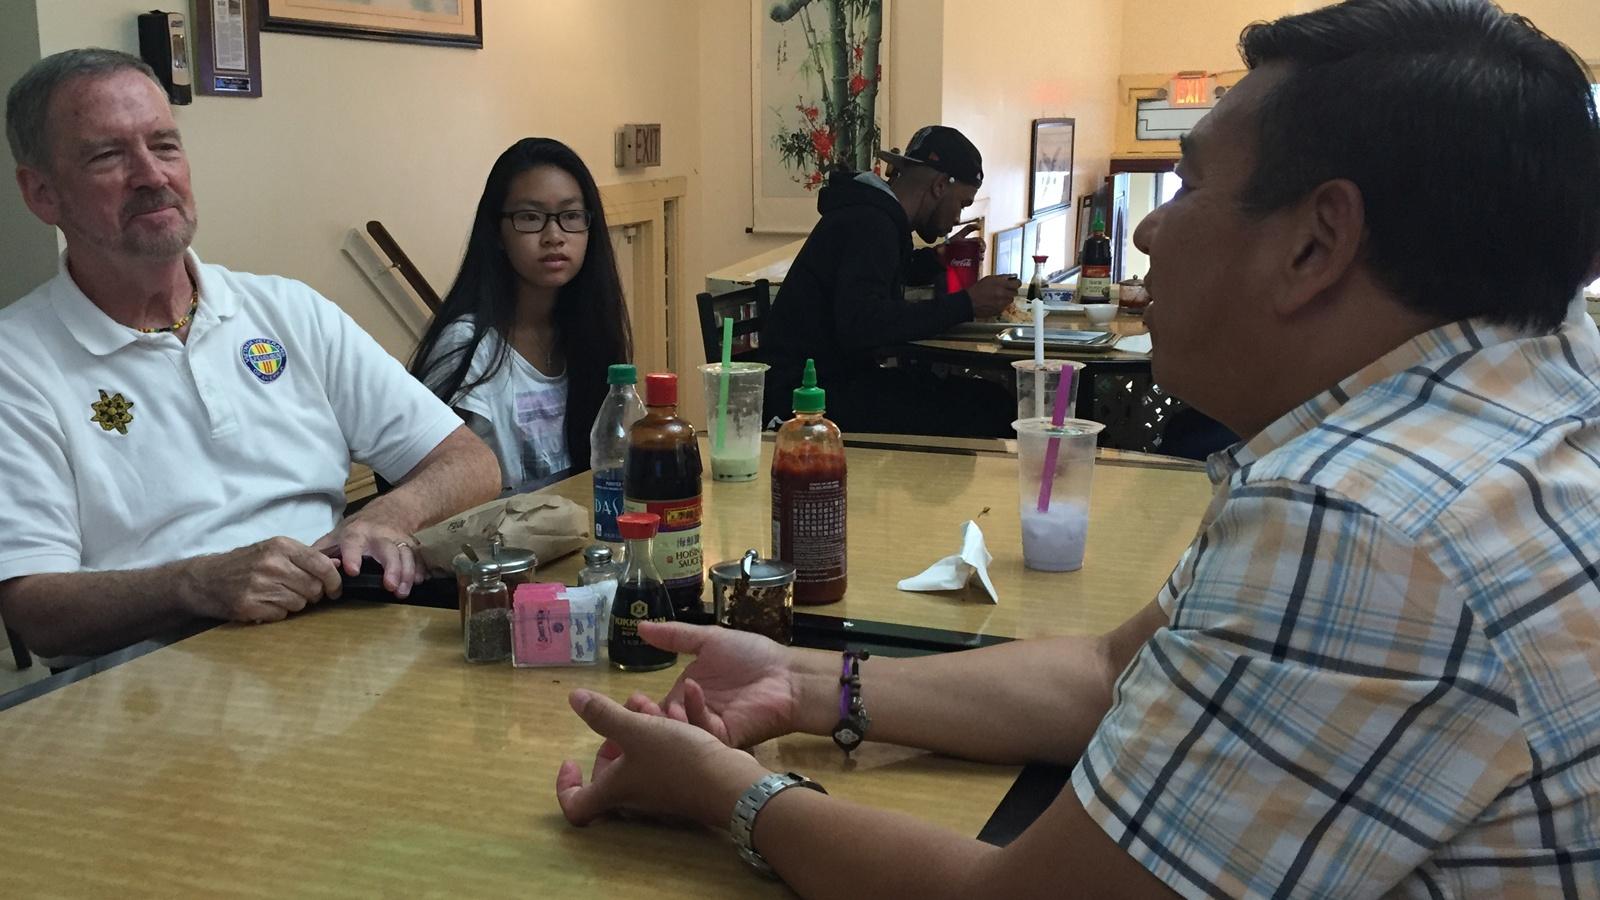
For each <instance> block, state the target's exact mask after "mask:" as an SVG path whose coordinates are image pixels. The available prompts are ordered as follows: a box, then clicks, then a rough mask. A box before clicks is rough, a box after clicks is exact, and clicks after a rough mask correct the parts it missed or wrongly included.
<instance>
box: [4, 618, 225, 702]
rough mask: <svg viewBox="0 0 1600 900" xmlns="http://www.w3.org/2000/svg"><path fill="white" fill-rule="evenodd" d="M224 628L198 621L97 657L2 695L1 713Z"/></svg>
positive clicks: (214, 622)
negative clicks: (179, 643)
mask: <svg viewBox="0 0 1600 900" xmlns="http://www.w3.org/2000/svg"><path fill="white" fill-rule="evenodd" d="M220 624H221V623H220V622H216V621H211V620H199V621H195V622H192V623H190V624H188V625H186V626H184V627H183V628H181V629H179V630H177V631H174V632H172V633H170V634H166V635H162V636H161V637H155V638H150V639H149V640H144V641H140V642H138V643H137V644H129V645H128V646H126V647H123V648H122V649H121V650H114V651H112V652H110V653H107V654H105V655H103V656H96V657H95V658H93V659H91V660H88V661H87V662H83V663H80V664H78V665H76V666H73V667H72V668H70V669H62V670H61V671H60V672H57V673H55V674H54V675H50V676H48V677H45V678H41V679H39V680H38V681H35V682H33V683H31V684H25V685H23V686H22V687H19V688H17V689H15V690H12V691H7V692H5V693H4V694H0V712H5V711H6V710H8V709H10V708H12V707H14V706H19V705H21V704H23V703H26V702H28V701H29V700H33V699H35V698H38V697H43V696H44V695H45V694H49V693H52V692H54V691H59V690H61V689H62V688H64V687H66V686H67V685H70V684H77V683H78V682H80V681H82V680H84V679H85V678H89V677H92V676H94V675H98V674H100V673H101V672H104V671H106V670H108V669H114V668H116V667H117V666H120V665H122V664H123V663H125V662H131V661H133V660H135V659H138V658H139V657H141V656H144V655H146V654H149V653H154V652H155V651H157V650H160V649H161V648H163V647H170V646H172V645H173V644H176V643H177V642H179V641H181V640H185V639H187V638H191V637H194V636H195V635H197V634H200V633H201V632H204V631H210V630H211V629H213V628H215V627H217V626H218V625H220Z"/></svg>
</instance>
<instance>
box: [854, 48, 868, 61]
mask: <svg viewBox="0 0 1600 900" xmlns="http://www.w3.org/2000/svg"><path fill="white" fill-rule="evenodd" d="M866 52H867V48H865V47H863V46H861V45H860V44H857V45H856V46H855V54H856V62H861V56H862V54H864V53H866Z"/></svg>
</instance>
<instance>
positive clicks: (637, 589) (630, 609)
mask: <svg viewBox="0 0 1600 900" xmlns="http://www.w3.org/2000/svg"><path fill="white" fill-rule="evenodd" d="M660 521H661V520H660V519H659V518H657V517H656V516H655V515H654V514H653V513H623V514H622V515H620V516H617V529H618V530H619V531H621V532H622V538H623V540H625V541H627V542H628V551H627V554H628V562H627V565H625V566H624V567H623V569H622V577H621V578H620V579H618V580H617V593H616V595H615V596H614V597H613V598H612V600H611V633H610V637H609V638H608V639H607V643H608V644H609V645H610V654H611V664H612V665H613V666H616V667H617V668H619V669H622V670H623V671H625V672H653V671H655V670H656V669H665V668H666V667H668V666H670V665H672V664H673V663H675V662H677V661H678V654H676V653H673V652H671V651H668V650H661V649H658V648H656V647H652V646H650V645H649V644H647V643H645V642H644V639H643V638H641V637H639V623H640V622H671V621H672V620H673V615H672V598H671V597H669V596H668V595H667V587H666V585H664V584H662V583H661V576H660V575H659V574H658V573H657V572H656V565H655V560H654V559H652V556H653V554H652V553H651V552H650V542H651V540H652V539H653V538H654V537H655V535H656V527H657V525H658V524H659V523H660Z"/></svg>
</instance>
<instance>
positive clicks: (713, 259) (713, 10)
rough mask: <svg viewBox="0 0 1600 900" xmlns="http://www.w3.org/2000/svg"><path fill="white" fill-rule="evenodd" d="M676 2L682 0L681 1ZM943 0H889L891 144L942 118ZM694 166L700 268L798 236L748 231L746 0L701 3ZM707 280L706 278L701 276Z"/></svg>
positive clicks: (723, 263) (716, 265)
mask: <svg viewBox="0 0 1600 900" xmlns="http://www.w3.org/2000/svg"><path fill="white" fill-rule="evenodd" d="M680 2H681V0H680ZM945 3H946V0H893V2H891V3H890V5H889V21H888V27H887V31H888V40H887V43H888V45H889V51H888V54H889V64H888V71H887V75H886V78H885V81H886V83H887V84H888V86H889V91H890V94H891V97H890V102H889V110H888V112H889V120H888V123H887V126H886V127H887V129H888V133H887V134H885V135H884V139H885V141H886V143H888V144H889V145H891V146H903V145H904V144H905V142H906V139H907V138H909V137H910V136H911V133H912V132H913V131H915V130H916V129H917V128H918V127H920V126H922V125H926V124H929V123H932V122H938V121H939V120H940V108H941V100H942V97H941V92H940V88H941V85H942V83H943V75H942V68H943V57H942V53H943V41H944V8H945ZM698 6H699V11H700V109H701V110H702V115H701V120H700V147H701V160H700V169H699V171H700V172H701V173H702V174H703V175H704V181H703V182H702V183H703V184H705V185H706V187H707V190H706V191H705V192H704V193H703V195H702V196H701V197H700V198H699V200H700V202H701V209H702V211H703V219H702V220H701V221H700V222H699V228H700V234H701V235H702V238H703V241H702V243H703V247H704V253H703V254H702V255H703V259H704V262H705V268H704V270H703V271H701V272H700V274H701V275H703V274H704V272H708V271H712V270H714V269H719V268H722V267H723V266H726V265H729V264H731V263H734V262H738V261H739V260H742V259H748V258H749V257H752V256H755V255H757V254H760V253H764V252H766V251H768V250H773V249H776V248H778V247H781V246H783V245H784V244H788V243H791V242H792V241H794V239H795V238H796V237H797V235H794V234H787V233H784V234H747V233H745V229H746V228H747V227H749V225H750V222H751V212H750V207H751V197H750V193H751V172H750V169H751V165H752V162H751V155H750V129H751V127H752V124H751V118H750V52H751V50H750V31H751V28H750V16H751V15H752V6H753V5H752V4H751V2H750V0H699V3H698ZM699 283H700V284H702V285H703V284H704V280H703V278H702V279H700V281H699ZM700 289H703V288H700Z"/></svg>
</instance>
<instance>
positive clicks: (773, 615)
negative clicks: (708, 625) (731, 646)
mask: <svg viewBox="0 0 1600 900" xmlns="http://www.w3.org/2000/svg"><path fill="white" fill-rule="evenodd" d="M794 576H795V568H794V566H793V565H791V564H789V563H786V562H784V561H782V560H778V559H761V558H760V554H759V553H757V552H756V551H755V550H749V551H746V553H745V555H744V558H743V559H736V560H732V561H729V562H724V563H717V564H716V565H714V566H712V567H711V590H712V599H713V602H714V604H715V609H716V616H717V624H718V625H724V626H726V627H728V628H737V629H739V630H740V631H751V632H754V633H756V634H761V635H765V636H767V637H769V638H771V639H773V640H775V641H777V642H778V643H780V644H789V643H791V642H792V641H793V640H794Z"/></svg>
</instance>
